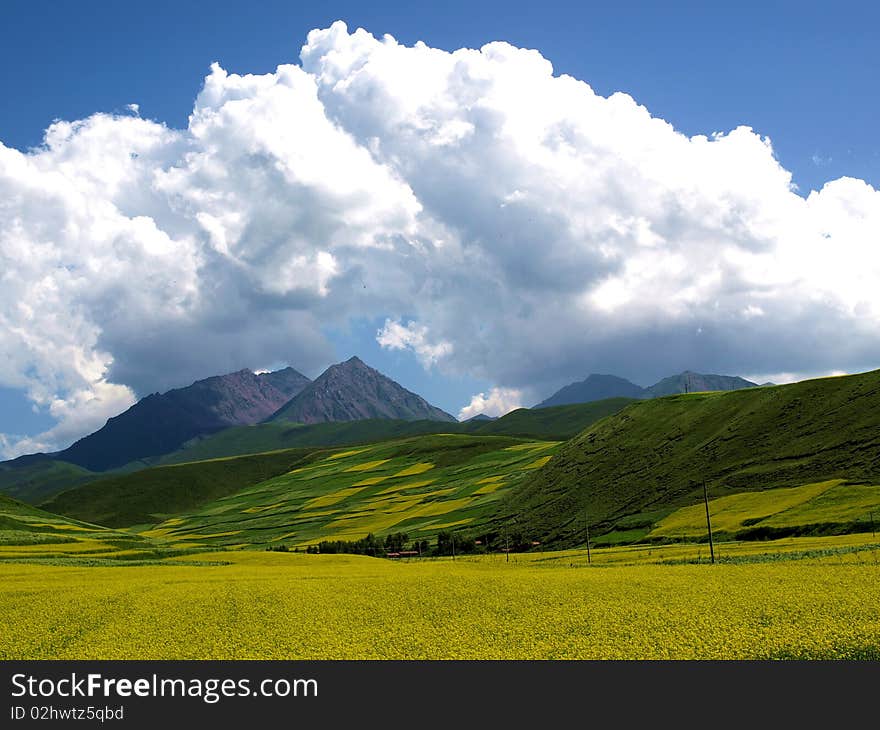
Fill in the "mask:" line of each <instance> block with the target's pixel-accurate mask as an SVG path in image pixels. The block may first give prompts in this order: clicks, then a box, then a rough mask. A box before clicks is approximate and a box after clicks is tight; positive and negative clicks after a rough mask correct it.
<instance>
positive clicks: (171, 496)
mask: <svg viewBox="0 0 880 730" xmlns="http://www.w3.org/2000/svg"><path fill="white" fill-rule="evenodd" d="M311 451H312V450H311V449H287V450H284V451H276V452H269V453H264V454H253V455H249V456H241V457H233V458H225V459H212V460H208V461H199V462H194V463H187V464H177V465H173V466H161V467H154V468H152V469H144V470H142V471H138V472H133V473H131V474H122V475H117V476H112V477H108V478H105V479H101V480H99V481H96V482H92V483H91V484H87V485H85V486H82V487H77V488H75V489H71V490H69V491H67V492H62V493H61V494H58V495H56V496H55V497H53V498H52V499H50V500H49V501H48V502H46V503H45V504H43V505H42V506H43V507H44V508H45V509H47V510H49V511H51V512H55V513H57V514H61V515H65V516H68V517H73V518H76V519H81V520H88V521H89V522H94V523H97V524H101V525H107V526H108V527H127V526H130V525H137V524H154V523H156V522H159V521H161V520H163V519H165V518H166V517H169V516H171V515H175V514H177V513H178V512H183V511H187V510H193V509H195V508H197V507H199V506H200V505H203V504H206V503H207V502H210V501H212V500H215V499H219V498H220V497H224V496H226V495H228V494H233V493H235V492H237V491H239V490H240V489H243V488H244V487H247V486H250V485H252V484H256V483H257V482H262V481H264V480H266V479H269V478H270V477H273V476H276V475H278V474H283V473H285V472H287V471H289V470H290V469H291V468H293V467H294V466H295V465H296V464H298V463H300V462H301V461H302V460H303V459H304V458H306V457H307V456H308V455H309V453H311Z"/></svg>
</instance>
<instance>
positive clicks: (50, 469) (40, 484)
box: [0, 460, 101, 504]
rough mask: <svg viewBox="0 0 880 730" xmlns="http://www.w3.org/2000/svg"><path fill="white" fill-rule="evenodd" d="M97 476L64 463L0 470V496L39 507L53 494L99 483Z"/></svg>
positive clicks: (39, 464) (7, 467)
mask: <svg viewBox="0 0 880 730" xmlns="http://www.w3.org/2000/svg"><path fill="white" fill-rule="evenodd" d="M100 477H101V475H100V474H96V473H95V472H91V471H89V470H88V469H83V468H82V467H81V466H77V465H76V464H68V463H67V462H65V461H49V460H46V461H38V462H35V463H31V464H26V465H23V466H0V493H2V494H5V495H6V496H8V497H13V498H14V499H19V500H22V501H23V502H29V503H31V504H39V503H40V502H42V501H43V500H45V499H48V498H49V497H51V496H52V495H53V494H57V493H58V492H60V491H62V490H65V489H71V488H72V487H75V486H77V485H79V484H85V483H86V482H90V481H93V480H95V479H99V478H100Z"/></svg>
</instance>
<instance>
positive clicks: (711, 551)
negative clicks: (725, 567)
mask: <svg viewBox="0 0 880 730" xmlns="http://www.w3.org/2000/svg"><path fill="white" fill-rule="evenodd" d="M703 501H704V502H705V503H706V529H707V530H708V531H709V554H710V555H711V556H712V564H713V565H714V564H715V545H714V544H713V542H712V520H711V519H709V490H708V489H706V480H705V479H704V480H703Z"/></svg>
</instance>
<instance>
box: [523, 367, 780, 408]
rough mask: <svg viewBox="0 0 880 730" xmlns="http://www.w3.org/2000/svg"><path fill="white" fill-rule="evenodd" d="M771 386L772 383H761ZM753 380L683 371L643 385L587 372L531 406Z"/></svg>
mask: <svg viewBox="0 0 880 730" xmlns="http://www.w3.org/2000/svg"><path fill="white" fill-rule="evenodd" d="M765 385H772V383H765ZM756 387H758V384H757V383H753V382H751V381H750V380H746V379H744V378H740V377H737V376H731V375H707V374H704V373H694V372H691V371H690V370H685V371H684V372H683V373H680V374H678V375H672V376H670V377H668V378H663V380H661V381H659V382H657V383H655V384H654V385H652V386H650V387H648V388H643V387H641V386H640V385H636V384H635V383H632V382H630V381H629V380H626V379H625V378H619V377H617V376H616V375H597V374H592V375H589V376H588V377H587V378H586V379H584V380H581V381H579V382H577V383H571V384H570V385H566V386H565V387H563V388H560V389H559V390H558V391H556V392H555V393H554V394H553V395H551V396H550V397H549V398H547V399H546V400H543V401H541V402H540V403H538V405H536V406H535V408H548V407H549V406H563V405H569V404H572V403H590V402H591V401H596V400H605V399H606V398H637V399H641V400H645V399H648V398H661V397H663V396H665V395H675V394H676V393H697V392H702V391H710V390H741V389H742V388H756Z"/></svg>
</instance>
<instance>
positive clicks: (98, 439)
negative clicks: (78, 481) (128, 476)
mask: <svg viewBox="0 0 880 730" xmlns="http://www.w3.org/2000/svg"><path fill="white" fill-rule="evenodd" d="M308 383H309V379H308V378H307V377H306V376H305V375H303V374H302V373H299V372H297V371H296V370H294V369H293V368H285V369H284V370H278V371H276V372H271V373H262V374H260V375H257V374H255V373H252V372H251V371H250V370H239V371H238V372H235V373H229V374H228V375H218V376H214V377H211V378H206V379H204V380H198V381H196V382H195V383H193V384H192V385H190V386H187V387H186V388H176V389H174V390H169V391H168V392H167V393H161V394H160V393H153V394H151V395H148V396H147V397H146V398H142V399H141V400H139V401H138V402H137V403H135V404H134V405H133V406H132V407H131V408H129V409H128V410H127V411H125V412H124V413H121V414H120V415H118V416H115V417H113V418H111V419H109V420H108V421H107V423H106V424H105V425H104V426H103V427H102V428H101V429H99V430H98V431H96V432H95V433H93V434H90V435H88V436H86V437H84V438H81V439H80V440H79V441H77V442H76V443H74V444H73V445H72V446H70V447H69V448H67V449H65V450H64V451H60V452H58V453H56V454H53V455H52V456H53V458H55V459H58V460H61V461H65V462H68V463H71V464H76V465H77V466H81V467H84V468H86V469H89V470H91V471H106V470H107V469H114V468H117V467H120V466H123V465H125V464H128V463H129V462H132V461H137V460H138V459H144V458H148V457H151V456H158V455H160V454H167V453H168V452H169V451H174V450H175V449H178V448H180V446H182V445H183V444H184V443H186V442H187V441H189V440H190V439H192V438H195V437H196V436H203V435H205V434H210V433H214V432H216V431H220V430H222V429H224V428H228V427H230V426H243V425H249V424H253V423H259V422H260V421H262V420H264V419H266V418H268V417H270V416H271V415H272V414H273V413H275V411H277V410H278V409H279V408H280V407H281V406H283V405H284V404H285V403H287V402H288V401H289V400H290V399H291V398H292V397H293V396H295V395H296V394H297V393H299V392H300V391H301V390H302V389H303V388H304V387H305V386H306V385H307V384H308Z"/></svg>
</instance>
